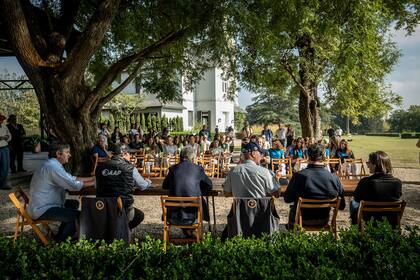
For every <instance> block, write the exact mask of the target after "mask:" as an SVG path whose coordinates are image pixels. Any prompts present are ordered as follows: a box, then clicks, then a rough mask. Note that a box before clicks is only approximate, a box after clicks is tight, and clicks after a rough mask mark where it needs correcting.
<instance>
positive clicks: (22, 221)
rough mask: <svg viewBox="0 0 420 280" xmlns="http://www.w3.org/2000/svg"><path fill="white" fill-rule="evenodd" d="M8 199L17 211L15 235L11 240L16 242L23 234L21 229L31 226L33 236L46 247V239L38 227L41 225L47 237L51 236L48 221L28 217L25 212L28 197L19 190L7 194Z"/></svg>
mask: <svg viewBox="0 0 420 280" xmlns="http://www.w3.org/2000/svg"><path fill="white" fill-rule="evenodd" d="M9 198H10V200H11V201H12V203H13V205H15V207H16V208H17V209H18V212H17V217H16V227H15V234H14V237H13V240H14V241H16V239H17V238H18V236H19V234H20V233H22V232H23V227H24V226H26V225H28V226H31V227H32V229H33V230H34V232H35V234H36V235H37V236H38V237H39V239H40V240H41V242H42V243H43V244H44V245H48V240H47V237H46V236H45V235H44V233H43V232H42V231H41V229H40V228H39V227H38V225H39V224H41V225H42V226H43V227H44V229H45V230H46V231H47V235H49V234H51V229H50V227H49V225H48V223H49V221H47V220H35V221H34V220H32V218H31V217H30V216H29V214H28V212H27V211H26V207H27V205H28V203H29V197H28V196H27V195H26V194H25V192H24V191H23V190H22V189H21V188H19V187H18V188H17V190H16V191H15V192H12V193H9Z"/></svg>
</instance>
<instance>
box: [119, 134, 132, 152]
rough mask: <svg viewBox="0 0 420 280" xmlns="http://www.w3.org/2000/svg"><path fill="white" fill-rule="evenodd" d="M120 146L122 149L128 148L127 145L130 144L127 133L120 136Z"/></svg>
mask: <svg viewBox="0 0 420 280" xmlns="http://www.w3.org/2000/svg"><path fill="white" fill-rule="evenodd" d="M120 145H121V147H122V148H123V149H124V150H128V149H129V145H130V139H129V138H128V136H127V135H124V136H123V137H121V142H120Z"/></svg>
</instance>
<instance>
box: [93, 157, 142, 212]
mask: <svg viewBox="0 0 420 280" xmlns="http://www.w3.org/2000/svg"><path fill="white" fill-rule="evenodd" d="M133 169H134V166H133V165H132V164H130V162H128V161H126V160H125V159H124V158H122V157H120V156H113V157H112V158H111V159H110V160H108V161H106V162H104V163H103V164H100V165H98V167H97V168H96V173H95V175H96V196H97V197H118V196H121V198H122V200H123V204H124V208H125V211H126V213H128V211H129V210H130V208H131V207H132V206H133V203H134V198H133V192H134V190H135V184H134V178H133Z"/></svg>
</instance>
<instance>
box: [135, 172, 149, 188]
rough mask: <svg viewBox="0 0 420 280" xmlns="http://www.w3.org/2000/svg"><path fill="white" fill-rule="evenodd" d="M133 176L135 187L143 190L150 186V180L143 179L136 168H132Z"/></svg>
mask: <svg viewBox="0 0 420 280" xmlns="http://www.w3.org/2000/svg"><path fill="white" fill-rule="evenodd" d="M133 178H134V184H135V185H136V187H137V188H138V189H140V190H142V191H144V190H145V189H148V188H150V187H152V182H151V181H150V180H148V179H144V178H143V177H142V176H141V175H140V173H139V171H138V170H137V168H134V169H133Z"/></svg>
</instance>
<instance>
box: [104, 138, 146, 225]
mask: <svg viewBox="0 0 420 280" xmlns="http://www.w3.org/2000/svg"><path fill="white" fill-rule="evenodd" d="M112 152H113V156H112V158H111V159H110V160H108V161H106V162H105V163H103V164H101V165H98V167H97V168H96V196H97V197H118V196H120V197H121V199H122V201H123V204H124V209H125V213H126V214H127V218H128V221H129V223H128V226H129V227H130V229H133V228H135V227H136V226H138V225H139V224H140V223H141V222H142V221H143V219H144V213H143V212H142V211H141V210H140V209H137V208H134V207H133V204H134V198H133V193H134V190H135V189H136V188H139V189H141V190H145V189H147V188H150V187H151V181H150V180H148V179H144V178H143V177H142V176H141V175H140V173H139V172H138V170H137V168H135V167H134V166H133V165H132V164H131V163H130V161H129V159H130V154H129V153H128V151H127V150H126V149H124V148H122V146H121V145H119V144H117V145H115V146H114V147H113V149H112Z"/></svg>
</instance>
